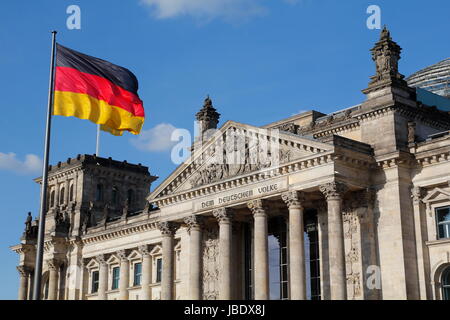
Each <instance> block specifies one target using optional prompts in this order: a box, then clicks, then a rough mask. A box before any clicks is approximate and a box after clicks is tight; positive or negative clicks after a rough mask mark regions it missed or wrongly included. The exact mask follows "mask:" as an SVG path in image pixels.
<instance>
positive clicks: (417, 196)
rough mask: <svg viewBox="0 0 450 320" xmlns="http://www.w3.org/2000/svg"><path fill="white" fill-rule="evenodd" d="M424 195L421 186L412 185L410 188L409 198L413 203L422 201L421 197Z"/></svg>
mask: <svg viewBox="0 0 450 320" xmlns="http://www.w3.org/2000/svg"><path fill="white" fill-rule="evenodd" d="M423 196H424V189H423V188H421V187H413V188H412V189H411V198H412V199H413V201H414V203H419V202H421V201H422V198H423Z"/></svg>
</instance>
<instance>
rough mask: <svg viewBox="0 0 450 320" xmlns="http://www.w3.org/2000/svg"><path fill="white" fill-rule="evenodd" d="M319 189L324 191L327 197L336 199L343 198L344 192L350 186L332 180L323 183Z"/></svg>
mask: <svg viewBox="0 0 450 320" xmlns="http://www.w3.org/2000/svg"><path fill="white" fill-rule="evenodd" d="M319 190H320V192H322V193H323V195H324V196H325V199H327V200H335V199H342V197H343V196H344V194H345V193H346V192H347V191H348V187H347V186H346V185H345V184H343V183H341V182H330V183H326V184H323V185H321V186H320V187H319Z"/></svg>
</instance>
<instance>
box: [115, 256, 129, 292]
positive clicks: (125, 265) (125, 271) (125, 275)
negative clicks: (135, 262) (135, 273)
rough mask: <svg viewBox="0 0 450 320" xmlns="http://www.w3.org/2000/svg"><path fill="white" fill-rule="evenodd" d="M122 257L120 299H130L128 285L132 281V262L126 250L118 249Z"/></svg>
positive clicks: (120, 257)
mask: <svg viewBox="0 0 450 320" xmlns="http://www.w3.org/2000/svg"><path fill="white" fill-rule="evenodd" d="M117 256H118V257H119V259H120V278H119V300H128V285H129V282H130V262H129V261H128V257H127V253H126V251H125V250H119V251H117Z"/></svg>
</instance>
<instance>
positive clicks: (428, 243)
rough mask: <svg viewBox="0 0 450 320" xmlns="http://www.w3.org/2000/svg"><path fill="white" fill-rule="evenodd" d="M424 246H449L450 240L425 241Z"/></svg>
mask: <svg viewBox="0 0 450 320" xmlns="http://www.w3.org/2000/svg"><path fill="white" fill-rule="evenodd" d="M425 244H426V245H427V246H438V245H443V244H450V238H446V239H439V240H433V241H427V242H425Z"/></svg>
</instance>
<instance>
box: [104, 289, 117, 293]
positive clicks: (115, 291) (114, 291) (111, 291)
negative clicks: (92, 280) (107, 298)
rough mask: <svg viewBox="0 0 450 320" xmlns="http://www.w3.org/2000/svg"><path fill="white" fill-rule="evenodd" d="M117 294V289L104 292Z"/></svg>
mask: <svg viewBox="0 0 450 320" xmlns="http://www.w3.org/2000/svg"><path fill="white" fill-rule="evenodd" d="M118 292H120V290H119V289H112V290H108V291H106V293H118Z"/></svg>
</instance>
